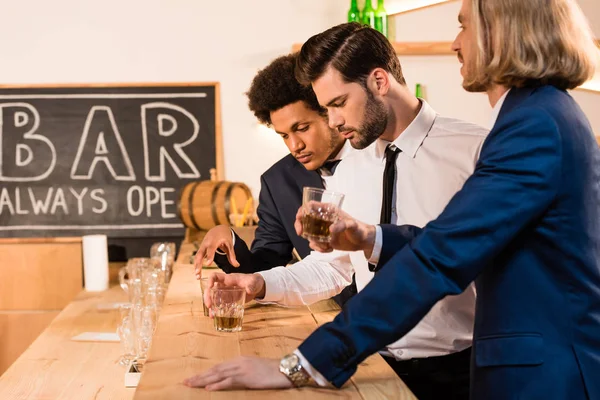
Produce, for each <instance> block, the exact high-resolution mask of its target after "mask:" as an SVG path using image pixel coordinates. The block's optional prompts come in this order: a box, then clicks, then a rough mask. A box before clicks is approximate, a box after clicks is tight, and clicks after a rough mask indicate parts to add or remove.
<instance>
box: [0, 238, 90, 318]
mask: <svg viewBox="0 0 600 400" xmlns="http://www.w3.org/2000/svg"><path fill="white" fill-rule="evenodd" d="M82 265H83V261H82V245H81V241H78V242H77V241H75V242H70V243H69V242H61V241H56V242H52V241H50V242H48V243H30V242H29V241H27V240H26V241H25V242H24V243H9V244H1V243H0V310H62V309H63V308H64V307H65V306H66V305H67V304H69V302H70V301H71V300H73V298H74V297H75V296H76V295H77V294H78V293H79V292H80V291H81V288H82V279H83V278H82V273H83V272H82Z"/></svg>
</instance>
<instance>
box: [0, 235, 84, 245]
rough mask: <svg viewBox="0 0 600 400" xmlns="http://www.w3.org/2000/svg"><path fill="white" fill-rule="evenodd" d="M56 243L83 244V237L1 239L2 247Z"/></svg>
mask: <svg viewBox="0 0 600 400" xmlns="http://www.w3.org/2000/svg"><path fill="white" fill-rule="evenodd" d="M55 243H80V244H81V243H82V238H81V237H79V236H78V237H41V238H0V245H4V244H55Z"/></svg>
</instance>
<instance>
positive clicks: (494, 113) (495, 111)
mask: <svg viewBox="0 0 600 400" xmlns="http://www.w3.org/2000/svg"><path fill="white" fill-rule="evenodd" d="M508 92H510V89H508V90H507V91H506V92H504V94H503V95H502V96H500V98H499V99H498V102H497V103H496V105H495V106H494V108H492V115H491V116H490V125H489V126H490V129H492V128H493V127H494V125H496V120H497V119H498V115H500V110H501V109H502V104H504V100H506V96H508Z"/></svg>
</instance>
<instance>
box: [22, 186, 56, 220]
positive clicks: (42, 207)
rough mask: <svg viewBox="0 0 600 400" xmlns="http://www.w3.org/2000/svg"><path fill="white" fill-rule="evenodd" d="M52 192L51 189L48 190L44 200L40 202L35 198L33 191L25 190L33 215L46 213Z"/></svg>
mask: <svg viewBox="0 0 600 400" xmlns="http://www.w3.org/2000/svg"><path fill="white" fill-rule="evenodd" d="M53 190H54V189H53V188H48V192H47V193H46V200H44V201H42V200H38V199H36V198H35V195H34V194H33V190H32V189H31V188H30V187H29V188H27V191H28V192H29V199H30V200H31V206H32V207H33V213H34V214H35V215H39V213H40V212H42V214H47V213H48V208H49V207H50V198H51V197H52V191H53Z"/></svg>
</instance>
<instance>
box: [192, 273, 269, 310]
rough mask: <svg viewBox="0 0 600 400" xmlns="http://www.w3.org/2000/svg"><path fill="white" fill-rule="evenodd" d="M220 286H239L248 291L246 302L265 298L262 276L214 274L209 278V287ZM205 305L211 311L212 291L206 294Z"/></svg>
mask: <svg viewBox="0 0 600 400" xmlns="http://www.w3.org/2000/svg"><path fill="white" fill-rule="evenodd" d="M215 284H216V285H219V286H237V287H241V288H244V289H245V290H246V302H249V301H251V300H254V299H255V298H259V299H260V298H263V297H265V280H264V279H263V277H262V275H260V274H221V273H213V274H211V275H210V276H209V277H208V285H207V286H208V287H209V288H210V287H213V286H214V285H215ZM204 304H206V307H208V308H209V309H210V306H211V305H212V299H211V298H210V291H209V290H207V291H206V292H205V293H204Z"/></svg>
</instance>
